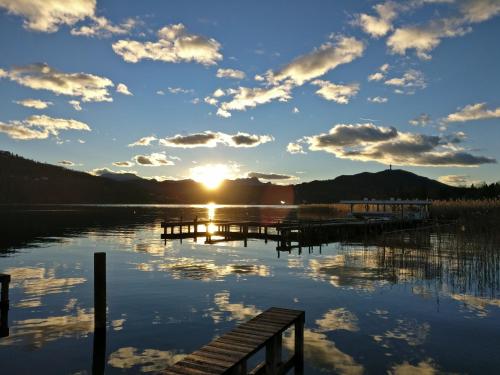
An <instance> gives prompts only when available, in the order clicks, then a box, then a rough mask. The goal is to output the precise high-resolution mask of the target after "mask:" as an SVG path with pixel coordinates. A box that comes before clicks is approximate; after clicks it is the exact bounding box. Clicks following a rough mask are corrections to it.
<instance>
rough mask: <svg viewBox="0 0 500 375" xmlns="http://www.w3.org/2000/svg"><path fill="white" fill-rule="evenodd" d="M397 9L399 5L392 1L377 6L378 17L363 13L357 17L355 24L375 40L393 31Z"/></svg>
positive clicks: (375, 7)
mask: <svg viewBox="0 0 500 375" xmlns="http://www.w3.org/2000/svg"><path fill="white" fill-rule="evenodd" d="M397 7H398V6H397V3H395V2H392V1H386V2H385V3H381V4H377V5H375V6H374V7H373V9H374V10H375V12H376V13H377V15H376V16H372V15H369V14H365V13H362V14H359V15H358V16H357V18H356V21H355V22H354V23H355V24H357V25H359V26H360V27H361V29H362V30H363V31H364V32H365V33H367V34H370V36H372V37H373V38H380V37H382V36H384V35H386V34H387V33H388V32H389V31H391V30H392V21H393V20H394V19H395V18H396V16H397V15H398V13H397Z"/></svg>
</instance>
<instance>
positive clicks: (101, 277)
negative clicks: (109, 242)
mask: <svg viewBox="0 0 500 375" xmlns="http://www.w3.org/2000/svg"><path fill="white" fill-rule="evenodd" d="M94 327H95V328H96V329H105V328H106V253H94Z"/></svg>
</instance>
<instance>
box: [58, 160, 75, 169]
mask: <svg viewBox="0 0 500 375" xmlns="http://www.w3.org/2000/svg"><path fill="white" fill-rule="evenodd" d="M57 164H61V165H64V166H67V167H71V166H73V165H75V163H73V162H72V161H70V160H61V161H58V162H57Z"/></svg>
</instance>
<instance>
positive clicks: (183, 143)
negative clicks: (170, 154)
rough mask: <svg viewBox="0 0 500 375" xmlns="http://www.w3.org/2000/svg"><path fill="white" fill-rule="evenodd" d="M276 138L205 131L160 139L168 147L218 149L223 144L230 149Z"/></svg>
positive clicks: (255, 144) (256, 144) (253, 145)
mask: <svg viewBox="0 0 500 375" xmlns="http://www.w3.org/2000/svg"><path fill="white" fill-rule="evenodd" d="M273 140H274V138H273V137H272V136H270V135H257V134H248V133H242V132H239V133H237V134H226V133H221V132H211V131H208V130H207V131H205V132H202V133H192V134H187V135H181V134H178V135H175V136H173V137H170V138H163V139H160V144H162V145H163V146H167V147H181V148H194V147H211V148H212V147H216V146H217V145H218V144H223V145H226V146H229V147H256V146H259V145H261V144H264V143H267V142H271V141H273Z"/></svg>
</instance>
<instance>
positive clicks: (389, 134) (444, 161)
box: [297, 123, 496, 167]
mask: <svg viewBox="0 0 500 375" xmlns="http://www.w3.org/2000/svg"><path fill="white" fill-rule="evenodd" d="M463 139H464V138H463V136H459V137H456V136H453V135H448V136H437V135H425V134H414V133H404V132H400V131H398V130H396V129H395V128H392V127H391V128H388V127H382V126H377V125H374V124H371V123H366V124H338V125H335V126H334V127H333V128H331V129H330V131H329V132H328V133H323V134H318V135H314V136H311V137H304V138H302V139H300V140H298V141H297V143H299V144H308V145H309V150H311V151H325V152H328V153H331V154H333V155H335V156H336V157H338V158H341V159H350V160H356V161H372V162H373V161H374V162H378V163H382V164H395V165H412V166H429V167H445V166H446V167H451V166H455V167H475V166H478V165H481V164H491V163H496V160H495V159H493V158H489V157H485V156H476V155H473V154H471V153H469V152H468V151H467V150H465V149H464V148H462V147H460V146H459V144H460V143H461V142H462V141H463Z"/></svg>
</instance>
